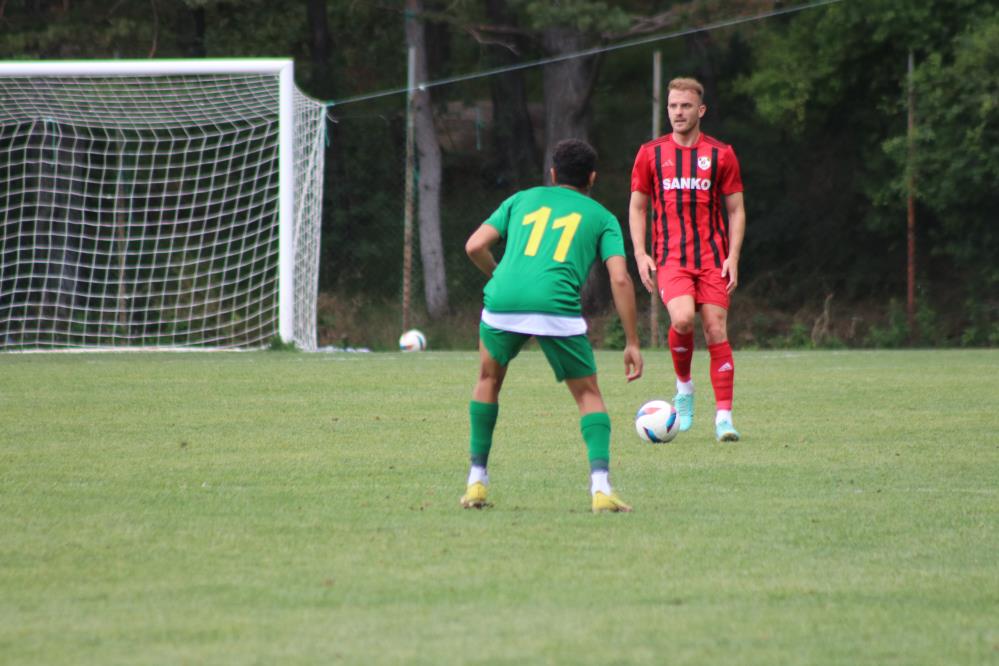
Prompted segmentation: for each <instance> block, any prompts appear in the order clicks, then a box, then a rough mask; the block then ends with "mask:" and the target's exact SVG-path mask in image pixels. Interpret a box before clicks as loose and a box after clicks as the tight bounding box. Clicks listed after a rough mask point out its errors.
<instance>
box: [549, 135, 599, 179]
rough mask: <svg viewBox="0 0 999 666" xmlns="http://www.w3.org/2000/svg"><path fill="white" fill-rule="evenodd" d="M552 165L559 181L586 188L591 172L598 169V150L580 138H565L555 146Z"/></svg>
mask: <svg viewBox="0 0 999 666" xmlns="http://www.w3.org/2000/svg"><path fill="white" fill-rule="evenodd" d="M552 166H554V167H555V174H556V175H557V176H558V182H559V183H561V184H563V185H571V186H572V187H578V188H580V189H586V188H587V187H588V186H589V184H590V174H591V173H593V172H594V171H596V167H597V151H595V150H594V149H593V146H591V145H590V144H588V143H586V142H585V141H582V140H580V139H565V140H563V141H559V142H558V144H556V146H555V152H554V153H552Z"/></svg>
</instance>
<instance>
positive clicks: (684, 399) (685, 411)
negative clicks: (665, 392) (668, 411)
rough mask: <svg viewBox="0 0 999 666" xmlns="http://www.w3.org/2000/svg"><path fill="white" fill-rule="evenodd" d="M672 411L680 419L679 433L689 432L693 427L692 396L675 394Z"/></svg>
mask: <svg viewBox="0 0 999 666" xmlns="http://www.w3.org/2000/svg"><path fill="white" fill-rule="evenodd" d="M673 409H675V410H676V413H677V415H678V416H679V417H680V432H686V431H687V430H690V427H691V426H692V425H694V394H693V393H677V394H676V395H675V396H673Z"/></svg>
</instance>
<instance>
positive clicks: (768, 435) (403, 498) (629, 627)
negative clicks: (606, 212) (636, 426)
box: [0, 350, 999, 665]
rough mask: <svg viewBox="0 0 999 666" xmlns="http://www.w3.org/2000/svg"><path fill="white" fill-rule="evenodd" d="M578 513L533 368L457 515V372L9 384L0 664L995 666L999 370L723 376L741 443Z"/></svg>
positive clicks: (666, 381) (114, 366) (333, 369)
mask: <svg viewBox="0 0 999 666" xmlns="http://www.w3.org/2000/svg"><path fill="white" fill-rule="evenodd" d="M646 354H647V374H646V377H645V378H643V379H642V380H640V381H639V382H636V383H634V384H631V385H627V384H625V382H624V380H623V374H622V369H621V361H620V355H619V354H618V353H617V352H600V353H598V363H599V365H600V368H601V385H602V387H603V389H604V392H605V397H606V398H607V401H608V404H609V406H610V409H611V416H612V418H613V420H614V427H615V431H614V437H613V447H612V479H613V480H614V482H615V487H616V489H617V490H618V491H619V492H620V494H621V495H622V497H624V498H625V499H626V500H627V501H629V502H630V503H632V504H633V505H634V506H635V512H634V513H633V514H629V515H604V516H594V515H592V514H590V513H589V512H588V509H589V496H588V492H587V481H588V475H587V469H586V462H585V452H584V449H583V446H582V444H581V442H580V439H579V434H578V419H577V416H576V414H575V408H574V405H573V404H572V401H571V398H570V397H569V395H568V392H567V391H566V390H565V389H564V387H562V386H559V385H557V384H555V383H554V382H553V380H552V377H551V373H550V371H549V370H548V368H547V365H546V364H545V361H544V359H543V357H542V356H541V354H540V352H536V351H535V352H526V353H525V354H524V355H522V357H521V358H519V359H518V360H517V361H516V362H515V363H514V366H513V367H512V369H511V372H510V376H509V378H508V382H507V386H506V388H505V392H504V397H503V403H502V407H501V410H500V420H499V425H498V427H497V432H496V443H495V446H494V448H493V457H492V461H491V467H490V473H491V477H492V487H491V497H490V499H491V500H492V501H494V502H495V507H494V508H492V509H490V510H485V511H462V510H461V509H460V508H459V507H458V497H459V496H460V494H461V492H462V490H463V486H464V477H465V473H466V465H467V461H466V458H467V427H468V426H467V405H468V398H469V395H470V391H471V386H472V381H473V379H474V376H475V372H476V357H475V356H474V355H473V354H471V353H462V352H429V353H424V354H414V355H400V354H366V355H362V354H356V355H346V354H326V355H323V354H315V355H307V354H298V353H263V352H262V353H245V354H121V355H91V354H79V355H0V663H3V664H46V665H48V664H101V665H105V664H318V663H345V664H601V665H604V664H736V665H742V664H767V665H773V664H988V663H993V664H995V663H999V493H997V487H999V416H997V413H999V412H997V407H996V405H997V404H999V372H997V370H999V352H997V351H988V350H979V351H897V352H873V351H872V352H742V353H737V355H736V362H737V364H738V375H737V385H736V391H737V393H736V425H737V426H738V427H739V429H740V430H741V431H742V433H743V436H744V439H743V441H742V442H739V443H737V444H727V445H720V444H717V443H715V442H714V440H713V437H712V421H713V419H712V416H713V409H712V399H711V392H710V388H709V386H710V385H709V383H708V381H707V376H706V365H707V363H706V360H707V359H706V356H705V355H703V354H702V353H699V354H698V355H697V356H696V357H695V360H694V367H695V375H694V379H695V381H696V382H697V383H698V386H699V388H700V398H699V402H698V413H697V417H696V419H695V425H694V429H693V430H692V431H691V432H689V433H685V434H683V435H681V436H680V437H679V438H678V439H677V440H676V441H675V442H673V443H672V444H668V445H663V446H658V447H656V446H652V445H648V444H643V443H642V442H640V441H639V440H638V438H637V436H636V435H635V434H634V431H633V429H632V423H631V417H632V414H633V412H634V410H635V409H636V408H637V406H638V405H639V404H641V403H642V402H643V401H644V400H646V399H650V398H653V397H666V398H669V397H671V395H672V391H671V390H669V388H668V387H669V385H671V383H672V379H670V378H669V377H670V375H669V366H668V363H667V359H666V357H665V354H664V353H663V352H662V351H659V352H655V353H649V352H646Z"/></svg>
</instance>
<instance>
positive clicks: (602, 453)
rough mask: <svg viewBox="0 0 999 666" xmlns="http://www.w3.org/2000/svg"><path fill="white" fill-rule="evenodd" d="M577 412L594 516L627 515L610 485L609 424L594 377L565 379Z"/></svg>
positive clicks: (627, 506)
mask: <svg viewBox="0 0 999 666" xmlns="http://www.w3.org/2000/svg"><path fill="white" fill-rule="evenodd" d="M565 385H566V386H567V387H569V392H570V393H571V394H572V397H573V399H575V401H576V405H577V407H578V408H579V430H580V432H581V433H582V435H583V442H585V444H586V455H587V459H588V460H589V463H590V496H591V500H592V502H591V503H592V508H593V512H594V513H617V512H628V511H631V507H630V506H629V505H627V504H626V503H625V502H624V501H623V500H622V499H621V498H620V497H618V496H617V493H615V492H614V490H613V489H612V488H611V485H610V439H611V420H610V416H609V415H608V414H607V408H606V406H605V405H604V400H603V396H601V394H600V388H599V387H598V386H597V376H596V375H590V376H589V377H579V378H576V379H566V380H565Z"/></svg>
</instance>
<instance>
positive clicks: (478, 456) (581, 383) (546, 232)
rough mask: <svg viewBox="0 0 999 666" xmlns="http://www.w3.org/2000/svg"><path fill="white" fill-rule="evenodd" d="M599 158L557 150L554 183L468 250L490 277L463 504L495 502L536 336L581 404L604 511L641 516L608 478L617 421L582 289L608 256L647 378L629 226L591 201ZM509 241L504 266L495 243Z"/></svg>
mask: <svg viewBox="0 0 999 666" xmlns="http://www.w3.org/2000/svg"><path fill="white" fill-rule="evenodd" d="M596 159H597V154H596V152H595V151H594V150H593V148H591V147H590V146H589V144H587V143H586V142H584V141H579V140H577V139H568V140H566V141H562V142H560V143H559V144H558V145H557V146H556V147H555V152H554V154H553V156H552V162H553V165H554V166H553V168H552V170H551V180H552V183H553V185H552V186H551V187H535V188H532V189H529V190H523V191H521V192H518V193H517V194H514V195H513V196H512V197H510V198H509V199H507V200H506V201H504V202H503V203H502V204H501V205H500V207H499V208H498V209H497V210H496V211H495V212H494V213H493V214H492V215H491V216H490V217H489V219H487V220H486V221H485V222H484V223H483V224H482V226H480V227H479V228H478V229H477V230H476V231H475V232H474V233H473V234H472V235H471V237H470V238H469V239H468V242H467V243H466V244H465V251H466V252H467V253H468V256H469V258H470V259H471V260H472V262H473V263H474V264H475V265H476V266H477V267H478V268H479V269H480V270H481V271H482V272H483V273H485V274H486V275H487V276H489V277H490V280H489V282H488V283H487V284H486V287H485V290H484V294H485V299H484V300H485V303H484V306H485V307H484V308H483V310H482V321H481V322H480V324H479V358H480V367H479V379H478V381H477V382H476V384H475V389H474V391H473V392H472V401H471V403H470V405H469V414H470V419H471V445H470V449H471V470H470V471H469V475H468V485H467V488H466V490H465V494H464V495H463V496H462V498H461V506H463V507H465V508H466V509H468V508H482V507H484V506H489V504H488V502H487V501H486V494H487V491H488V487H489V474H488V472H487V463H488V460H489V451H490V449H491V447H492V439H493V430H494V428H495V426H496V417H497V415H498V413H499V393H500V389H501V388H502V386H503V379H504V377H505V376H506V371H507V366H508V364H509V363H510V361H511V360H513V358H514V357H516V356H517V354H518V353H519V352H520V349H521V348H522V347H523V346H524V343H526V342H527V341H528V340H529V339H530V338H531V337H534V338H535V339H537V341H538V344H539V346H540V347H541V349H542V351H543V352H544V354H545V356H546V357H547V359H548V363H549V364H550V365H551V367H552V370H553V371H554V372H555V378H556V380H558V381H565V384H566V386H567V387H568V388H569V392H570V393H571V394H572V397H573V398H574V399H575V400H576V405H577V406H578V407H579V414H580V429H581V431H582V435H583V441H584V442H585V443H586V449H587V456H588V458H589V462H590V493H591V503H592V508H593V512H594V513H605V512H618V511H631V507H630V506H628V505H627V504H625V503H624V502H623V501H622V500H621V498H619V497H618V496H617V494H616V493H614V491H613V490H612V489H611V486H610V481H609V479H608V468H609V463H610V434H611V423H610V418H609V417H608V415H607V408H606V407H605V406H604V401H603V396H602V395H601V394H600V389H599V387H598V386H597V374H596V373H597V367H596V362H595V360H594V357H593V349H592V347H591V346H590V342H589V339H588V338H587V337H586V321H585V320H584V319H583V316H582V308H581V306H580V296H579V294H580V290H581V289H582V288H583V283H584V282H585V281H586V276H587V275H588V274H589V271H590V266H591V265H592V263H593V261H594V260H595V259H596V258H597V256H598V255H599V257H600V260H601V261H603V262H604V264H605V265H606V266H607V271H608V273H609V274H610V285H611V294H612V296H613V298H614V305H615V307H616V308H617V312H618V315H619V316H620V318H621V323H622V325H623V327H624V332H625V337H626V345H625V348H624V367H625V375H626V377H627V379H628V381H633V380H635V379H638V378H639V377H641V376H642V364H643V361H642V354H641V352H640V351H639V344H638V329H637V315H636V308H635V290H634V286H633V284H632V281H631V277H630V276H629V275H628V269H627V263H626V260H625V253H624V239H623V237H622V234H621V225H620V224H619V223H618V221H617V218H615V217H614V215H612V214H611V213H610V211H608V210H607V209H606V208H604V207H603V206H601V205H600V204H599V203H597V202H596V201H594V200H593V199H591V198H590V197H589V196H588V193H589V191H590V188H591V187H593V182H594V180H595V179H596V176H597V173H596V171H595V167H596ZM500 239H506V249H505V251H504V253H503V257H502V259H501V260H500V262H499V263H498V264H497V262H496V259H495V258H494V257H493V254H492V250H491V248H492V246H493V245H494V244H496V243H497V242H498V241H499V240H500Z"/></svg>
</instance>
